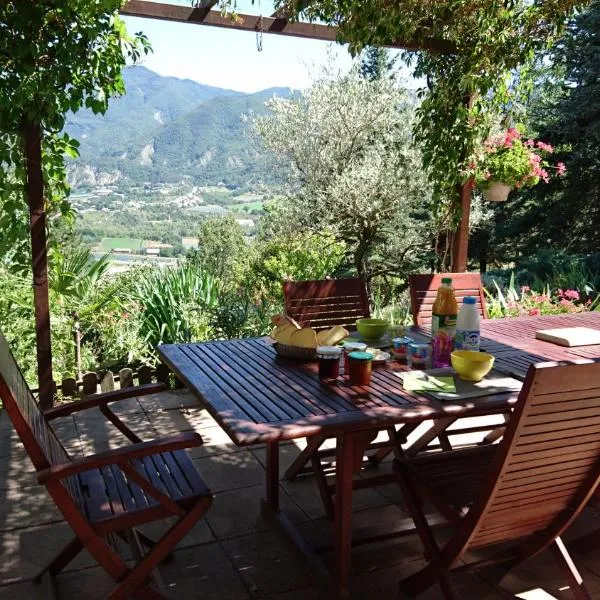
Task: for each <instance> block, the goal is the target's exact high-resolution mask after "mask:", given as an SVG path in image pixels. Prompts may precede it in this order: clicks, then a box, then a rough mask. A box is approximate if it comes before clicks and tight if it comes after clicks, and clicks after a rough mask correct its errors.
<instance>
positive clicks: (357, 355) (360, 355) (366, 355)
mask: <svg viewBox="0 0 600 600" xmlns="http://www.w3.org/2000/svg"><path fill="white" fill-rule="evenodd" d="M348 358H351V359H353V360H373V355H372V354H371V353H370V352H350V354H348Z"/></svg>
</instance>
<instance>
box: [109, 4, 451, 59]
mask: <svg viewBox="0 0 600 600" xmlns="http://www.w3.org/2000/svg"><path fill="white" fill-rule="evenodd" d="M211 1H212V0H207V2H205V3H202V4H201V5H200V6H197V7H192V6H177V5H175V4H166V3H164V2H146V1H145V0H129V2H128V3H127V4H126V5H125V6H123V8H122V9H121V11H120V12H121V14H122V15H127V16H131V17H145V18H149V19H160V20H163V21H175V22H179V23H192V24H196V25H208V26H212V27H222V28H224V29H234V30H238V31H254V32H257V31H261V32H263V33H274V34H278V35H288V36H294V37H302V38H308V39H314V40H324V41H328V42H336V41H338V42H339V41H342V42H343V40H342V39H340V38H339V32H338V29H337V27H330V26H329V25H323V24H320V23H303V22H297V21H296V22H295V21H290V20H288V19H286V18H281V17H277V16H275V17H261V16H257V15H247V14H236V16H235V18H234V17H229V16H224V15H222V14H221V13H220V12H219V11H216V10H210V7H209V6H208V5H210V4H211ZM215 4H216V2H215ZM389 47H390V48H397V49H403V50H429V51H431V52H438V53H441V54H450V53H452V52H453V45H452V44H450V43H449V42H447V41H445V40H437V39H425V40H419V41H399V42H394V43H392V44H390V45H389Z"/></svg>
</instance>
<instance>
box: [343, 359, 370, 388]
mask: <svg viewBox="0 0 600 600" xmlns="http://www.w3.org/2000/svg"><path fill="white" fill-rule="evenodd" d="M372 363H373V355H372V354H371V353H370V352H350V354H348V378H349V380H350V385H369V384H370V383H371V367H372Z"/></svg>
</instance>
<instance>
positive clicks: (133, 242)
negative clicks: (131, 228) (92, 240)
mask: <svg viewBox="0 0 600 600" xmlns="http://www.w3.org/2000/svg"><path fill="white" fill-rule="evenodd" d="M143 242H144V241H143V240H141V239H137V238H125V237H123V238H121V237H105V238H102V241H101V242H100V244H99V246H98V250H99V251H100V252H111V251H112V250H115V249H117V248H129V249H130V250H131V251H132V252H139V251H140V250H141V249H142V244H143Z"/></svg>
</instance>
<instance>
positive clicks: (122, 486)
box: [0, 332, 212, 599]
mask: <svg viewBox="0 0 600 600" xmlns="http://www.w3.org/2000/svg"><path fill="white" fill-rule="evenodd" d="M164 389H165V386H164V385H162V384H148V385H145V386H140V387H139V388H128V389H125V390H121V391H116V392H109V393H107V394H99V395H94V396H91V397H89V398H87V399H83V400H79V401H76V402H72V403H70V404H64V405H61V406H57V407H56V408H53V409H50V410H48V411H47V412H46V413H43V412H42V411H41V410H40V409H39V407H38V405H37V404H36V402H35V400H34V397H33V394H32V393H31V390H30V389H29V387H28V386H27V383H26V382H25V379H24V378H23V376H22V374H21V371H20V370H19V367H18V365H17V363H16V362H15V360H14V358H13V356H12V354H11V352H10V349H9V347H8V344H7V343H6V340H5V338H4V336H3V335H2V333H1V332H0V399H1V400H2V402H3V404H4V408H5V410H6V411H7V413H8V416H9V417H10V419H11V421H12V423H13V425H14V427H15V429H16V431H17V433H18V435H19V437H20V439H21V441H22V442H23V445H24V447H25V451H26V452H27V454H28V455H29V458H30V459H31V461H32V463H33V465H34V467H35V469H36V471H37V477H38V481H39V482H40V483H42V484H44V485H45V486H46V489H47V490H48V493H49V494H50V497H51V498H52V500H53V501H54V503H55V504H56V507H57V508H58V509H59V510H60V512H61V513H62V515H63V517H64V519H65V521H66V522H67V523H68V524H69V525H70V527H71V529H72V530H73V532H74V534H75V537H74V538H73V539H72V540H71V541H70V542H69V543H68V544H67V546H65V547H64V548H63V549H62V550H61V551H60V552H59V554H57V556H56V557H55V558H54V559H53V560H52V561H51V562H50V564H48V565H47V566H46V567H45V568H44V569H43V570H42V571H41V572H40V573H39V574H38V575H37V576H36V578H35V580H36V581H40V580H41V579H42V577H44V576H46V575H49V576H50V578H51V580H52V579H53V577H54V576H56V575H57V574H58V573H59V572H60V571H61V570H62V569H64V568H65V567H66V566H67V565H68V564H69V563H70V562H71V561H72V560H73V559H74V558H75V557H76V556H77V555H78V554H79V552H80V551H81V550H83V548H85V549H87V550H88V552H89V553H90V554H91V555H92V556H93V557H94V558H95V559H96V560H97V561H98V563H99V564H100V565H101V566H102V567H103V568H104V570H105V571H106V573H107V574H108V575H109V576H110V577H112V578H113V579H114V580H115V582H116V587H115V588H114V589H113V591H112V592H111V593H110V595H109V598H114V599H125V598H130V597H132V596H133V597H135V598H148V599H155V598H166V597H167V596H166V595H165V594H163V593H162V592H161V591H160V590H159V589H157V588H156V587H155V586H151V585H150V582H149V581H148V579H149V578H150V577H153V576H154V575H155V573H154V571H155V569H156V568H157V567H158V565H159V563H161V562H162V561H164V560H165V559H166V558H169V556H170V552H171V550H172V549H173V548H174V546H175V545H176V544H177V543H178V542H179V540H181V539H182V538H183V536H184V535H185V534H186V533H187V532H188V531H189V530H190V529H191V528H192V527H193V526H194V525H195V524H196V523H197V522H198V520H199V519H201V518H202V517H203V516H204V514H205V513H206V511H207V510H208V509H209V507H210V505H211V502H212V495H211V493H210V491H209V490H208V488H207V487H206V485H205V484H204V482H203V481H202V479H201V477H200V475H199V474H198V472H197V471H196V468H195V467H194V465H193V464H192V461H191V460H190V458H189V456H188V454H187V453H186V452H184V450H183V449H184V448H191V447H194V446H199V445H201V444H202V438H201V437H200V436H199V435H197V434H195V433H187V434H181V435H176V436H172V437H166V438H162V439H158V440H154V441H150V442H142V441H141V440H140V439H139V438H138V437H137V436H136V435H135V434H134V433H133V432H132V431H131V430H129V428H127V427H126V425H125V424H124V423H122V422H121V421H120V420H119V419H118V417H117V416H116V415H115V414H114V413H113V412H112V411H111V410H110V409H109V408H108V404H109V403H112V402H115V401H118V400H123V399H125V398H133V397H137V396H143V395H145V394H150V393H156V392H159V391H162V390H164ZM95 407H97V408H99V409H100V410H101V411H102V412H103V413H104V414H105V415H106V416H107V418H108V419H109V420H110V421H111V422H113V423H114V424H115V425H116V426H117V428H118V429H119V430H120V431H121V432H122V433H124V434H125V435H126V436H127V437H128V438H129V439H130V440H132V441H133V442H135V443H133V444H131V445H129V446H127V447H124V448H118V449H116V450H111V451H108V452H100V453H98V454H93V455H90V456H86V457H84V458H71V457H70V456H69V454H68V453H67V451H66V450H65V449H64V447H63V446H62V444H61V443H60V441H59V439H58V437H57V436H56V434H55V432H54V430H53V429H52V427H51V426H50V424H49V421H51V420H52V419H55V418H57V417H61V416H65V415H69V414H72V413H74V412H78V411H81V410H86V409H90V408H95ZM173 516H175V517H178V519H177V520H176V522H175V523H174V524H173V525H172V526H171V527H170V528H169V529H168V530H167V531H166V533H165V534H164V535H163V537H162V538H161V539H160V540H158V541H157V542H154V541H153V540H151V539H150V538H148V537H147V536H146V535H144V534H143V533H142V532H140V531H138V530H137V527H139V526H141V525H144V524H146V523H151V522H154V521H157V520H159V519H164V518H166V517H173ZM117 537H118V538H121V539H124V540H126V541H128V542H129V543H130V545H131V547H132V552H133V555H134V557H137V558H138V561H139V562H138V563H137V564H136V566H134V567H130V566H128V564H127V563H126V562H125V560H123V558H122V557H121V556H120V554H119V552H118V546H119V544H118V542H117ZM142 546H144V547H145V548H146V549H147V552H145V553H144V551H143V549H142ZM159 587H160V585H159Z"/></svg>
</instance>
